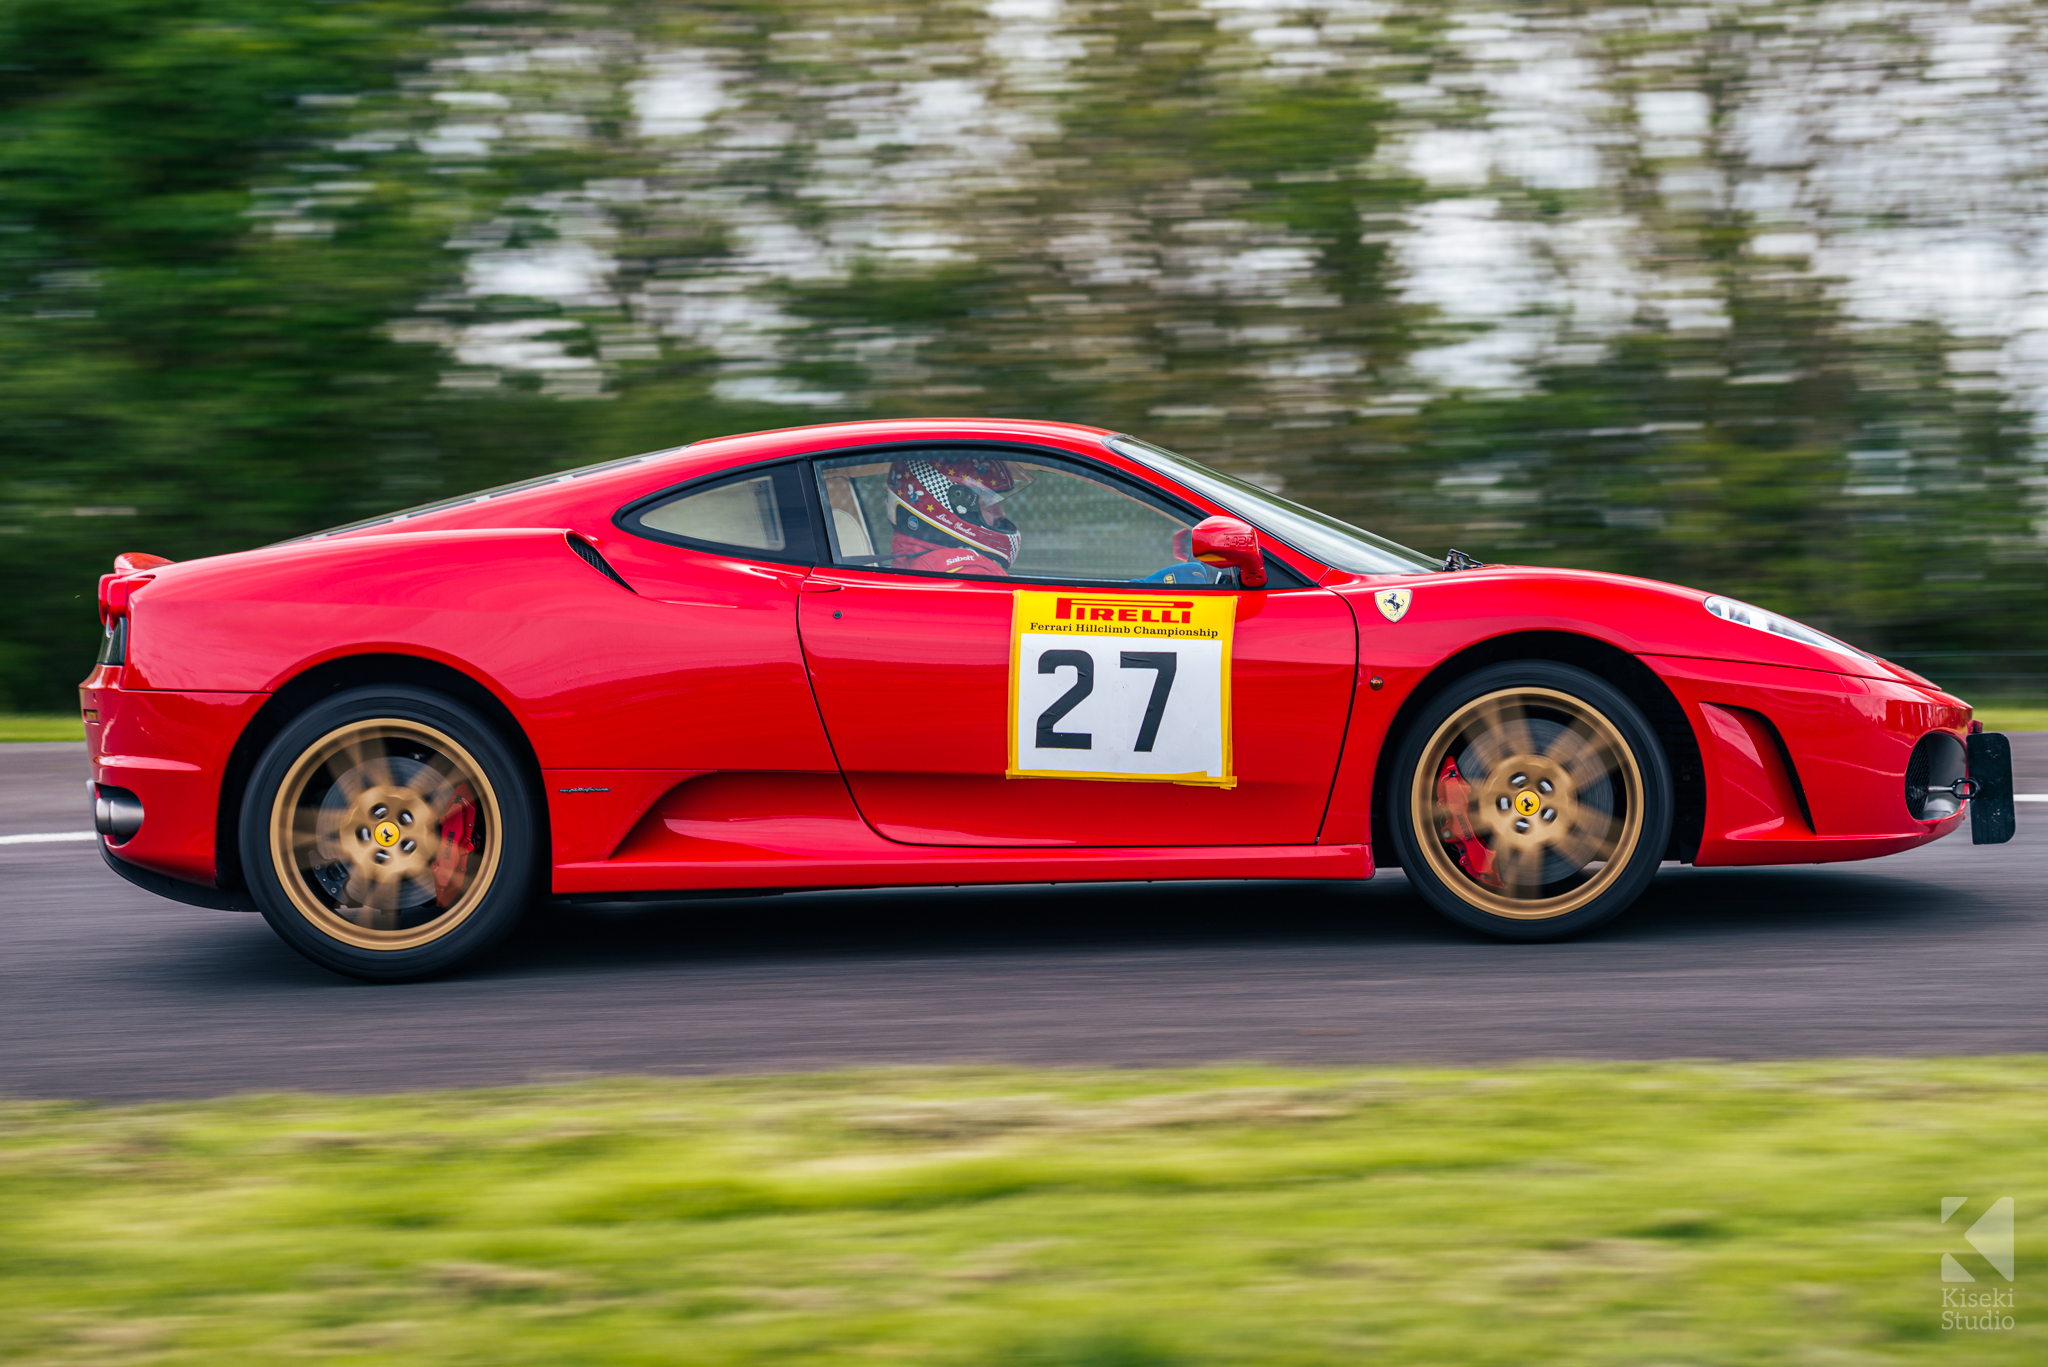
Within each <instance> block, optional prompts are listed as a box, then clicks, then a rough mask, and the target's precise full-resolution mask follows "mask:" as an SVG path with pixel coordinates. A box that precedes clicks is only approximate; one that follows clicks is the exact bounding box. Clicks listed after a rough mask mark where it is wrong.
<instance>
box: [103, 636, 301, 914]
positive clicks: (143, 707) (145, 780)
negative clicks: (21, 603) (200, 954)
mask: <svg viewBox="0 0 2048 1367" xmlns="http://www.w3.org/2000/svg"><path fill="white" fill-rule="evenodd" d="M118 675H119V671H118V670H111V669H105V668H102V669H98V670H95V671H94V672H93V674H92V676H91V677H90V678H88V679H87V680H86V681H85V683H84V684H83V685H81V686H80V688H79V700H80V703H81V705H82V706H84V707H85V708H86V709H88V710H89V711H92V712H97V713H98V716H99V719H98V720H97V721H95V722H88V723H87V725H86V728H85V742H86V753H87V756H88V757H89V758H90V759H91V761H92V777H93V781H94V782H95V783H103V784H107V785H110V786H112V787H115V788H123V789H126V790H127V791H129V792H131V793H133V794H135V796H136V797H137V798H139V799H140V800H141V803H142V808H143V813H144V815H143V820H142V825H141V827H140V828H139V829H137V830H136V832H135V834H134V835H132V836H131V837H129V838H128V839H127V840H124V841H121V842H120V843H118V844H112V843H110V842H109V841H108V840H106V839H102V840H101V841H100V845H101V848H102V849H103V850H104V851H105V853H106V854H107V856H108V858H109V861H110V862H114V863H118V864H124V865H128V866H130V867H132V868H135V869H139V870H142V871H144V872H146V873H151V874H156V875H159V876H161V877H164V878H169V879H176V880H179V881H180V882H183V883H186V884H197V885H199V887H200V888H201V889H203V890H208V891H211V890H213V889H215V888H216V887H217V885H218V883H219V869H218V867H217V842H218V836H219V824H220V796H221V778H222V775H223V774H224V773H225V772H226V770H227V763H228V756H229V754H230V753H231V752H232V751H233V749H234V744H235V739H236V737H238V736H240V735H241V734H242V730H243V728H244V727H246V726H247V725H248V723H249V720H250V718H252V717H253V716H255V714H256V711H257V709H258V708H260V707H262V706H263V704H264V702H265V701H267V700H268V698H269V696H270V695H269V694H267V693H170V692H157V691H154V690H142V689H138V690H128V689H123V688H121V687H120V686H119V680H118ZM131 881H137V882H139V883H140V885H141V886H144V887H149V888H150V890H151V891H153V892H162V889H160V888H157V887H155V886H153V885H151V884H150V883H147V882H142V881H141V880H131ZM162 895H164V896H167V897H169V896H176V895H177V894H175V893H172V892H162ZM180 900H190V899H180ZM199 905H202V906H204V905H212V904H211V903H207V902H201V903H199Z"/></svg>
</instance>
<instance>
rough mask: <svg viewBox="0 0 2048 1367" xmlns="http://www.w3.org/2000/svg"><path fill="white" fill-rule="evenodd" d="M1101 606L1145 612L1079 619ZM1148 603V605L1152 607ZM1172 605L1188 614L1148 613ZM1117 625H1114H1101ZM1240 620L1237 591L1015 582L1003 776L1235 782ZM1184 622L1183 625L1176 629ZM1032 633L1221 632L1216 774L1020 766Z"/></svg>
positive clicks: (1209, 784) (1145, 636)
mask: <svg viewBox="0 0 2048 1367" xmlns="http://www.w3.org/2000/svg"><path fill="white" fill-rule="evenodd" d="M1061 600H1065V605H1066V607H1065V615H1062V604H1061ZM1084 606H1085V607H1086V608H1088V609H1091V610H1092V609H1094V608H1098V607H1102V608H1110V609H1112V610H1117V611H1119V612H1120V611H1122V610H1123V609H1127V608H1128V609H1134V610H1137V611H1138V612H1139V613H1140V618H1139V620H1138V621H1136V622H1125V621H1118V622H1114V623H1111V622H1096V621H1092V620H1090V621H1077V620H1075V619H1074V617H1073V615H1072V614H1073V611H1074V610H1075V609H1076V608H1080V607H1084ZM1148 610H1149V611H1148ZM1167 612H1171V613H1172V615H1173V616H1175V617H1179V618H1181V619H1182V620H1180V621H1178V622H1171V623H1162V622H1158V621H1149V622H1148V621H1146V620H1144V619H1145V618H1146V617H1157V616H1158V615H1160V614H1163V613H1167ZM1104 627H1112V628H1114V629H1112V630H1107V631H1105V630H1103V629H1102V628H1104ZM1236 627H1237V595H1236V594H1234V593H1228V594H1225V593H1205V594H1195V595H1192V596H1191V597H1188V598H1174V597H1173V596H1172V595H1171V594H1114V593H1099V594H1086V593H1058V592H1046V591H1043V590H1039V589H1017V590H1015V592H1014V593H1013V594H1012V598H1011V609H1010V708H1009V716H1008V718H1007V726H1006V729H1007V731H1008V733H1009V736H1008V743H1009V750H1010V766H1009V768H1007V769H1005V770H1004V771H1003V776H1004V777H1005V778H1075V779H1085V780H1093V781H1096V782H1101V783H1179V784H1183V785H1185V786H1189V787H1196V788H1235V787H1236V786H1237V769H1236V757H1235V751H1234V749H1233V748H1232V738H1231V724H1230V721H1231V701H1230V678H1231V675H1232V673H1234V672H1235V671H1234V668H1233V662H1232V659H1231V642H1232V639H1233V637H1234V636H1235V634H1236ZM1176 628H1178V630H1176ZM1027 630H1029V631H1030V632H1031V633H1032V634H1033V635H1055V636H1095V637H1102V636H1128V637H1129V639H1131V640H1134V641H1167V640H1175V639H1186V638H1189V637H1192V638H1195V639H1199V640H1215V641H1219V642H1221V643H1222V646H1223V677H1222V679H1221V680H1220V681H1219V684H1220V692H1221V695H1222V711H1223V715H1222V718H1221V725H1222V729H1223V773H1222V775H1221V776H1220V777H1219V776H1217V775H1214V774H1205V773H1200V772H1196V773H1187V774H1096V773H1072V772H1069V771H1067V770H1057V771H1054V770H1045V769H1019V768H1018V767H1017V725H1018V722H1017V710H1018V707H1019V705H1020V703H1021V699H1022V691H1021V684H1022V681H1021V679H1020V678H1019V673H1020V671H1021V670H1022V669H1023V658H1024V651H1023V648H1022V647H1023V640H1024V635H1025V632H1026V631H1027Z"/></svg>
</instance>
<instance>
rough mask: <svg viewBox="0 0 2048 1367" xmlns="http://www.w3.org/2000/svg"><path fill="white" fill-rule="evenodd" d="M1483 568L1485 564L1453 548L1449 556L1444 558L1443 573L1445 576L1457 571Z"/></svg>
mask: <svg viewBox="0 0 2048 1367" xmlns="http://www.w3.org/2000/svg"><path fill="white" fill-rule="evenodd" d="M1485 568H1486V564H1485V562H1484V561H1481V560H1475V559H1473V558H1472V557H1471V556H1469V555H1467V554H1465V553H1464V552H1463V551H1461V550H1457V549H1455V548H1453V549H1452V551H1451V553H1450V554H1449V555H1446V556H1445V557H1444V573H1446V574H1450V573H1453V572H1455V571H1457V570H1480V569H1485Z"/></svg>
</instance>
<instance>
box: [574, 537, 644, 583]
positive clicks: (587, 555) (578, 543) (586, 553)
mask: <svg viewBox="0 0 2048 1367" xmlns="http://www.w3.org/2000/svg"><path fill="white" fill-rule="evenodd" d="M569 549H570V550H572V551H574V552H576V554H577V555H579V556H581V557H582V558H583V563H584V564H586V565H588V566H590V568H592V569H594V570H596V571H597V572H598V573H599V574H601V575H603V576H604V577H605V578H607V579H609V580H611V581H612V582H613V583H614V584H617V585H618V586H619V587H620V588H622V589H624V590H625V591H626V592H628V593H632V592H634V591H635V590H634V588H633V586H632V585H631V584H628V583H627V582H626V581H625V580H624V579H623V578H622V577H620V575H619V572H618V571H617V570H615V569H613V568H612V567H611V562H610V561H608V560H606V559H605V558H604V557H603V556H602V555H600V554H599V553H598V549H597V547H595V546H593V545H591V544H590V543H589V542H588V541H586V540H584V539H583V538H582V537H580V536H578V535H576V533H574V532H570V533H569Z"/></svg>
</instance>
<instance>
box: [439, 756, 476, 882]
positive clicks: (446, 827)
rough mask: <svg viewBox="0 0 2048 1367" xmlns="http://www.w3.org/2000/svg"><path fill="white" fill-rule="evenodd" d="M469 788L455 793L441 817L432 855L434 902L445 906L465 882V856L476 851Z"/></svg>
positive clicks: (466, 875) (458, 789)
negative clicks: (438, 838)
mask: <svg viewBox="0 0 2048 1367" xmlns="http://www.w3.org/2000/svg"><path fill="white" fill-rule="evenodd" d="M474 797H475V794H473V793H471V792H470V791H469V785H468V784H466V783H465V784H463V785H462V786H461V787H460V788H457V789H456V790H455V805H454V806H452V807H450V808H449V809H448V815H446V816H444V817H442V818H441V851H440V853H438V854H436V855H435V856H434V900H435V901H436V902H438V903H440V904H441V905H442V906H444V907H445V906H448V905H449V904H451V903H452V902H454V900H455V899H456V898H457V897H459V896H461V895H462V888H463V885H464V884H466V883H467V882H469V856H470V855H471V854H473V853H475V852H476V803H475V801H474V800H473V799H474Z"/></svg>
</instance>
